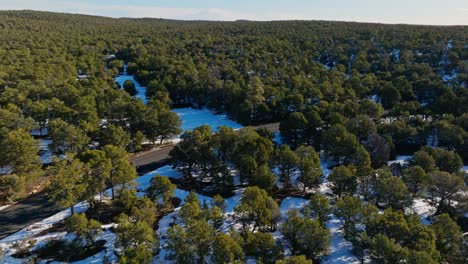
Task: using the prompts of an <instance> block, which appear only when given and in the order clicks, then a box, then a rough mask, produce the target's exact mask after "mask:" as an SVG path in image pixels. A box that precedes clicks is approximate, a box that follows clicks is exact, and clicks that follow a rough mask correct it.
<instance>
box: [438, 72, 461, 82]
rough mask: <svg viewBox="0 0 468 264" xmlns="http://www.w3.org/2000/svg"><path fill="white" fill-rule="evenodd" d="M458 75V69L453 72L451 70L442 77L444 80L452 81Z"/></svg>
mask: <svg viewBox="0 0 468 264" xmlns="http://www.w3.org/2000/svg"><path fill="white" fill-rule="evenodd" d="M457 77H458V74H457V71H456V70H452V72H450V73H449V74H445V75H444V76H443V77H442V80H444V82H450V81H451V80H453V79H456V78H457Z"/></svg>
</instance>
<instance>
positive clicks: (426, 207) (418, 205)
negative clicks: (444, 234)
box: [407, 198, 436, 225]
mask: <svg viewBox="0 0 468 264" xmlns="http://www.w3.org/2000/svg"><path fill="white" fill-rule="evenodd" d="M435 211H436V209H435V208H434V207H433V206H431V205H430V204H429V203H428V202H427V201H426V200H425V199H423V198H415V199H414V201H413V205H412V206H411V208H409V209H407V213H416V214H417V215H419V217H420V218H421V222H422V223H423V224H424V225H430V224H431V221H430V220H429V217H430V216H432V215H433V214H434V213H435Z"/></svg>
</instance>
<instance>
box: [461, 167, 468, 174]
mask: <svg viewBox="0 0 468 264" xmlns="http://www.w3.org/2000/svg"><path fill="white" fill-rule="evenodd" d="M462 171H464V172H467V173H468V165H467V166H463V168H462Z"/></svg>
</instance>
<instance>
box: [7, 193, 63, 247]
mask: <svg viewBox="0 0 468 264" xmlns="http://www.w3.org/2000/svg"><path fill="white" fill-rule="evenodd" d="M60 210H61V208H60V207H58V206H56V205H54V204H53V203H50V202H49V201H48V200H47V194H46V193H37V194H33V195H31V196H29V197H28V198H26V199H25V200H23V201H21V202H19V203H17V204H14V205H11V206H9V207H7V208H6V209H4V210H2V211H0V239H1V238H4V237H6V236H8V235H10V234H12V233H14V232H16V231H18V230H20V229H22V228H24V227H26V226H28V225H31V224H33V223H35V222H39V221H41V220H42V219H44V218H47V217H49V216H51V215H53V214H55V213H57V212H59V211H60Z"/></svg>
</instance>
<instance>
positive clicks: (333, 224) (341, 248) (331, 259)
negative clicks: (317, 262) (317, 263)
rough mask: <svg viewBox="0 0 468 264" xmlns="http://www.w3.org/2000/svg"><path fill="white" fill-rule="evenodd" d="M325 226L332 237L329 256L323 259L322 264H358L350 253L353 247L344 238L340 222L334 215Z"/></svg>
mask: <svg viewBox="0 0 468 264" xmlns="http://www.w3.org/2000/svg"><path fill="white" fill-rule="evenodd" d="M326 226H327V229H328V230H330V233H331V234H332V237H331V246H330V252H329V255H328V256H327V257H325V258H324V259H323V262H322V263H333V264H336V263H343V264H345V263H346V264H348V263H356V264H359V263H360V261H359V260H358V259H357V258H356V256H354V255H353V253H351V249H352V247H353V245H352V244H351V242H349V241H347V240H346V239H345V238H344V235H343V231H342V230H341V228H342V225H341V222H340V221H339V220H338V219H337V218H336V217H335V216H334V215H331V217H330V220H328V221H327V223H326Z"/></svg>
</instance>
